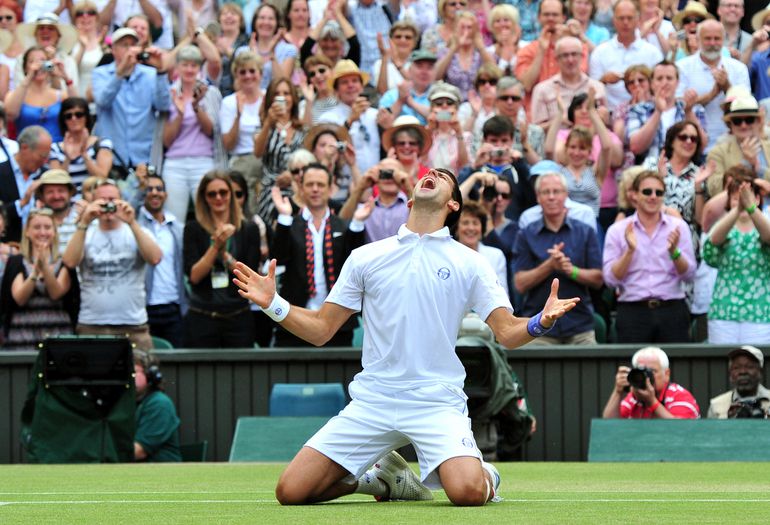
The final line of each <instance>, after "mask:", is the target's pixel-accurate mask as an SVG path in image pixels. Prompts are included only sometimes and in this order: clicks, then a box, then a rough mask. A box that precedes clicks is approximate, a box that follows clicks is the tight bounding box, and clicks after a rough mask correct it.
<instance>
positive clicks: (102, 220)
mask: <svg viewBox="0 0 770 525" xmlns="http://www.w3.org/2000/svg"><path fill="white" fill-rule="evenodd" d="M713 8H714V12H709V11H708V10H707V8H706V7H705V6H704V5H703V4H701V3H699V2H697V1H689V2H686V3H685V2H684V1H680V2H679V3H676V2H674V3H670V2H666V3H662V2H660V1H659V0H640V1H639V2H633V1H631V0H571V1H569V2H568V3H563V2H562V1H561V0H505V1H501V2H499V3H497V4H495V3H494V2H489V1H488V0H438V1H436V0H414V1H408V2H407V1H403V2H399V1H396V0H391V1H387V2H382V1H380V0H349V1H347V2H343V1H342V0H289V1H288V2H277V3H275V4H271V3H260V2H259V1H257V0H248V1H244V0H236V1H234V2H226V3H220V2H217V1H214V0H176V1H174V0H139V1H130V2H129V1H125V2H124V1H116V0H93V1H92V0H85V1H80V2H74V3H73V2H54V1H40V2H31V1H29V0H28V1H27V2H17V1H14V0H0V97H2V100H3V108H2V113H0V117H2V118H0V123H1V124H2V129H1V130H0V131H2V138H1V139H0V200H1V201H2V212H3V217H2V226H3V231H4V237H3V239H2V240H3V242H2V243H0V261H2V267H3V268H4V269H5V273H4V277H3V281H2V292H1V294H2V297H1V299H2V301H1V302H2V309H3V326H4V337H5V344H6V346H7V347H8V348H31V347H33V346H34V342H35V340H36V338H39V337H42V336H44V335H45V334H47V333H49V334H54V333H67V332H75V333H79V334H108V333H129V334H130V336H131V338H132V340H133V341H134V342H136V343H137V345H138V346H139V347H140V348H150V347H151V346H152V339H151V336H156V337H162V338H164V339H167V340H169V341H171V342H172V344H173V345H174V346H185V347H251V346H252V345H253V344H254V343H258V344H259V345H261V346H267V345H272V344H275V345H284V346H295V345H300V344H304V343H303V342H302V341H300V340H298V339H296V338H294V337H293V336H292V335H291V334H289V333H287V332H285V331H282V330H280V329H276V327H274V326H273V325H272V324H271V321H269V320H268V319H267V318H266V317H265V316H264V315H262V313H261V312H260V311H258V309H255V307H254V306H253V305H250V304H248V302H247V301H246V300H244V299H243V298H242V297H241V296H240V295H239V294H238V291H237V289H236V288H235V286H234V285H233V283H232V269H233V266H234V264H235V261H237V260H241V261H244V262H245V263H247V264H248V265H249V266H251V267H255V268H256V267H261V268H262V270H263V271H267V269H268V268H267V261H269V260H270V259H271V258H275V259H277V261H278V270H277V271H278V274H279V277H280V288H281V290H280V291H281V293H282V295H283V296H284V297H286V298H288V299H290V300H291V302H293V303H297V304H300V305H303V306H307V307H309V308H318V307H320V305H321V304H322V303H323V301H324V299H325V297H326V295H327V294H328V292H329V290H330V289H331V287H332V286H334V282H335V280H336V277H337V275H338V274H339V271H340V269H341V267H342V265H343V264H344V262H345V259H346V258H347V256H348V254H349V253H350V251H351V250H353V249H355V248H356V247H357V246H360V245H362V244H364V243H367V242H376V241H378V240H380V239H382V238H385V237H387V236H391V235H397V234H399V231H400V230H399V228H400V226H401V224H402V223H403V219H404V217H405V216H406V213H407V210H408V206H409V203H408V201H409V194H410V192H411V189H412V187H413V185H414V184H415V182H416V181H417V180H418V179H419V178H420V177H421V176H422V175H424V174H425V173H426V172H427V170H428V168H429V167H442V168H448V169H450V170H452V171H453V172H455V173H457V174H458V179H459V181H460V183H461V190H462V193H463V197H464V198H465V199H466V202H467V206H466V210H465V211H464V212H463V214H462V216H461V218H460V221H459V227H458V228H457V230H456V232H455V238H456V239H457V240H458V241H460V242H461V243H463V244H466V245H467V246H469V247H471V248H472V249H474V250H477V251H479V252H480V253H481V254H483V255H484V256H485V258H486V259H488V260H489V261H490V263H492V265H493V267H494V268H495V269H496V270H497V274H498V280H499V281H500V284H501V286H504V287H505V288H507V289H508V292H509V294H510V296H511V299H512V302H513V304H514V305H515V307H516V309H517V312H520V313H521V314H522V315H532V314H534V313H536V312H538V311H539V310H540V309H541V308H542V306H543V302H544V301H545V298H546V297H547V296H548V293H549V289H550V284H549V283H550V282H551V281H552V280H553V278H554V277H558V278H560V279H561V281H562V288H563V289H564V290H565V293H570V294H572V295H576V296H579V297H581V299H582V302H581V304H580V307H579V308H576V309H575V310H574V311H572V312H570V313H569V314H568V315H567V316H566V318H565V319H563V320H562V321H560V323H559V326H558V327H557V329H556V330H555V331H554V332H553V334H551V335H552V336H551V337H549V338H547V342H548V343H550V344H595V343H596V341H597V339H596V336H595V333H594V323H595V322H597V321H596V318H597V317H602V318H604V320H605V322H609V324H610V326H613V327H615V330H613V331H612V332H613V333H616V334H617V335H616V336H615V337H616V340H617V341H620V342H627V343H656V342H661V343H669V342H685V341H689V340H691V337H692V334H693V332H696V331H698V330H697V328H698V327H700V328H701V333H702V334H706V333H707V335H703V337H701V338H700V340H703V339H705V338H706V337H707V338H708V340H710V341H712V342H727V341H730V342H732V343H738V344H744V343H746V344H763V343H766V341H767V340H770V323H769V322H768V320H769V319H770V293H769V292H770V290H768V286H770V285H768V284H767V283H768V282H770V256H768V253H770V251H769V250H770V221H769V220H768V216H767V215H766V213H767V212H766V209H765V207H764V201H763V198H764V197H766V195H767V193H768V192H769V191H770V182H768V180H767V179H768V173H770V138H767V135H766V130H765V113H766V110H765V107H766V106H770V105H769V104H767V102H768V100H770V88H769V87H768V86H770V81H768V67H767V66H768V63H770V58H768V57H770V54H768V46H770V36H769V35H770V8H769V9H764V10H761V11H758V12H757V13H756V14H754V16H753V17H752V18H751V23H752V26H753V29H754V32H753V33H747V32H745V31H742V30H741V28H740V26H739V24H740V21H741V19H742V18H743V16H744V14H745V13H744V5H743V1H742V0H720V1H719V2H718V5H716V6H713ZM691 319H696V320H698V321H699V322H698V323H695V329H694V328H693V326H691ZM355 328H356V325H355V323H351V324H350V326H346V327H345V328H344V329H343V330H342V331H341V332H340V333H339V334H338V337H337V338H335V339H334V340H333V341H332V344H335V345H350V344H351V343H352V341H353V330H354V329H355ZM544 340H545V338H544ZM539 342H543V341H539ZM661 365H662V362H661Z"/></svg>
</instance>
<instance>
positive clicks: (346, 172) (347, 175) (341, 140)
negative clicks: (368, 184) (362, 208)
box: [295, 123, 361, 209]
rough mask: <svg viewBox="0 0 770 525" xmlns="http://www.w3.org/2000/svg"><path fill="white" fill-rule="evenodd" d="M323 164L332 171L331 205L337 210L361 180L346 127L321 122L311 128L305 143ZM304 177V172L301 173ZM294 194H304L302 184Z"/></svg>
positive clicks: (353, 148)
mask: <svg viewBox="0 0 770 525" xmlns="http://www.w3.org/2000/svg"><path fill="white" fill-rule="evenodd" d="M304 146H305V149H307V150H308V151H310V153H312V154H313V156H314V157H315V158H316V159H317V160H318V162H319V163H320V164H323V165H324V166H325V167H326V169H327V170H329V172H330V173H331V174H332V179H333V180H332V200H331V202H330V205H331V206H332V207H333V208H335V209H338V208H339V206H341V204H342V203H343V202H344V201H345V200H346V199H347V198H348V195H349V192H350V189H351V188H354V187H355V186H356V185H357V184H358V181H359V180H360V179H361V172H360V170H359V169H358V163H357V162H356V157H357V156H356V150H355V146H354V145H353V143H352V142H351V140H350V135H349V134H348V132H347V130H346V129H345V128H343V127H341V126H337V125H335V124H323V123H321V124H318V125H316V126H313V127H312V128H310V129H309V130H308V133H307V136H306V137H305V143H304ZM298 175H300V177H301V174H298ZM298 190H299V191H297V192H296V193H295V195H299V196H300V198H301V199H304V196H302V195H301V194H302V184H300V185H299V188H298Z"/></svg>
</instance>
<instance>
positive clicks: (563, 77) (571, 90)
mask: <svg viewBox="0 0 770 525" xmlns="http://www.w3.org/2000/svg"><path fill="white" fill-rule="evenodd" d="M555 50H556V62H557V64H558V65H559V72H558V73H556V74H555V75H554V76H552V77H551V78H549V79H548V80H544V81H542V82H540V83H539V84H537V85H536V86H535V89H533V90H532V112H531V114H530V115H531V119H532V122H534V123H535V124H538V125H540V126H542V127H543V128H545V129H548V124H549V122H550V120H551V119H552V118H553V117H554V115H556V112H557V111H558V110H559V105H558V103H557V102H556V97H557V96H561V100H562V103H563V104H564V107H565V108H566V107H567V106H569V103H570V101H571V100H572V98H573V97H574V96H575V95H577V94H579V93H588V88H589V87H591V86H593V87H594V89H595V90H596V100H597V102H599V103H600V104H604V102H605V95H604V84H602V83H601V82H599V81H597V80H594V79H592V78H590V77H589V76H588V75H586V74H585V73H584V72H582V71H581V70H580V64H581V61H582V58H583V43H582V42H581V41H580V40H579V39H578V38H575V37H574V36H563V37H561V38H560V39H559V40H557V41H556V46H555Z"/></svg>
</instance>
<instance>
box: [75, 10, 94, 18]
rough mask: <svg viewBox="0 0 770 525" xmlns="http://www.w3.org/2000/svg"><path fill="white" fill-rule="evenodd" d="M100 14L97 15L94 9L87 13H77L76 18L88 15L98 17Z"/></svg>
mask: <svg viewBox="0 0 770 525" xmlns="http://www.w3.org/2000/svg"><path fill="white" fill-rule="evenodd" d="M98 14H99V13H97V12H96V11H94V10H93V9H88V10H86V11H75V17H76V18H77V17H79V16H84V15H88V16H96V15H98Z"/></svg>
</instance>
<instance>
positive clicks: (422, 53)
mask: <svg viewBox="0 0 770 525" xmlns="http://www.w3.org/2000/svg"><path fill="white" fill-rule="evenodd" d="M420 60H430V61H431V62H435V61H437V60H438V57H436V55H434V54H433V53H431V52H430V51H428V50H427V49H422V48H420V49H415V50H414V51H412V54H411V55H409V61H410V62H419V61H420Z"/></svg>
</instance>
